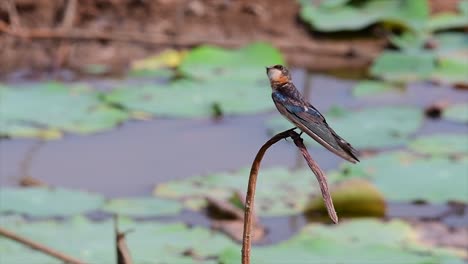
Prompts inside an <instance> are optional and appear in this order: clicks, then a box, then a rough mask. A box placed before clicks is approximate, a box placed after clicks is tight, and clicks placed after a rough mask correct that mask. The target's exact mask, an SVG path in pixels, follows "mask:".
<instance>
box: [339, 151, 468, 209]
mask: <svg viewBox="0 0 468 264" xmlns="http://www.w3.org/2000/svg"><path fill="white" fill-rule="evenodd" d="M467 168H468V162H467V161H466V160H460V161H454V160H451V159H448V158H444V157H430V158H422V157H418V156H416V155H411V154H409V153H405V152H391V153H384V154H380V155H377V156H374V157H371V158H368V159H363V160H362V161H361V163H359V164H357V165H355V166H349V165H348V164H343V167H342V169H341V170H340V174H341V178H342V179H348V178H367V179H370V180H371V182H372V183H373V184H375V186H376V187H377V189H378V190H379V191H380V192H381V193H383V195H384V197H385V198H386V200H389V201H398V202H410V201H427V202H430V203H438V204H440V203H445V202H448V201H457V202H463V203H467V202H468V193H467V189H466V186H468V178H467V177H466V170H467Z"/></svg>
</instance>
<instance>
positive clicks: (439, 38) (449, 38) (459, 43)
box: [433, 32, 468, 55]
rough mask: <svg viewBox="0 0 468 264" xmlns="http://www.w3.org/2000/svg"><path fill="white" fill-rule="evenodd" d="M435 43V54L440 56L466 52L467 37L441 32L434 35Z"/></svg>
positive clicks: (455, 33)
mask: <svg viewBox="0 0 468 264" xmlns="http://www.w3.org/2000/svg"><path fill="white" fill-rule="evenodd" d="M433 37H434V40H435V41H436V43H437V46H436V49H435V51H436V53H437V54H438V55H442V54H444V53H447V52H453V51H457V50H465V51H466V50H468V36H467V35H466V34H463V33H458V32H441V33H437V34H434V36H433Z"/></svg>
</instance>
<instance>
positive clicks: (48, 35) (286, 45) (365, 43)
mask: <svg viewBox="0 0 468 264" xmlns="http://www.w3.org/2000/svg"><path fill="white" fill-rule="evenodd" d="M0 32H3V33H6V34H8V35H11V36H14V37H18V38H24V39H71V40H109V41H122V42H135V43H142V44H150V45H176V46H180V47H190V46H195V45H199V44H211V45H217V46H222V47H227V48H235V47H239V46H243V45H245V44H248V43H250V42H252V41H262V40H263V41H269V42H271V43H273V44H274V45H275V46H276V47H277V48H279V49H281V50H284V51H291V52H306V53H313V54H319V55H322V56H323V55H329V56H349V54H356V55H357V56H358V57H360V58H363V59H368V60H371V59H373V58H374V57H375V55H376V54H378V53H379V52H380V51H381V49H382V47H383V45H384V43H385V41H382V40H372V39H369V40H356V41H346V42H345V41H327V40H323V41H322V40H321V41H314V40H311V39H309V38H304V39H303V40H301V41H295V42H291V41H289V40H284V39H279V38H276V39H270V40H268V39H267V40H264V39H224V38H177V39H174V38H172V37H170V36H167V35H164V34H155V33H151V32H130V31H96V30H89V29H83V28H72V29H69V30H63V29H51V28H34V29H24V28H23V29H22V30H21V31H20V32H18V31H15V30H12V29H11V28H10V27H9V26H8V25H7V24H6V23H4V22H2V21H0ZM347 59H349V58H347Z"/></svg>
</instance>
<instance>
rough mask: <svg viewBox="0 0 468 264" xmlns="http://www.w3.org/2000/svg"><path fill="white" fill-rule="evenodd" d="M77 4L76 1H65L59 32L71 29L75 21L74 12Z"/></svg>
mask: <svg viewBox="0 0 468 264" xmlns="http://www.w3.org/2000/svg"><path fill="white" fill-rule="evenodd" d="M77 6H78V3H77V1H76V0H67V5H66V7H65V12H64V14H63V20H62V24H61V25H60V28H59V29H61V30H68V29H71V28H72V27H73V24H74V22H75V19H76V10H77Z"/></svg>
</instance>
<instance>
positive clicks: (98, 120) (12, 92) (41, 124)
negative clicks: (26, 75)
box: [0, 83, 128, 138]
mask: <svg viewBox="0 0 468 264" xmlns="http://www.w3.org/2000/svg"><path fill="white" fill-rule="evenodd" d="M0 98H1V106H2V107H0V116H1V117H2V121H1V125H2V126H1V127H0V135H5V136H13V137H15V136H19V137H26V136H34V137H36V136H37V137H42V138H56V137H58V136H59V134H60V133H59V130H63V131H66V132H75V133H82V134H87V133H94V132H99V131H102V130H106V129H110V128H112V127H114V126H116V125H117V124H118V123H120V122H122V121H123V120H125V119H127V117H128V115H127V114H126V113H124V112H122V111H120V110H117V109H115V108H111V107H109V106H107V105H104V104H102V103H101V102H100V100H99V98H98V94H97V93H96V92H93V91H92V90H90V89H89V88H88V87H84V86H77V85H75V86H71V87H66V86H64V85H62V84H58V83H44V84H40V85H37V87H34V88H19V87H16V88H11V87H0Z"/></svg>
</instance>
